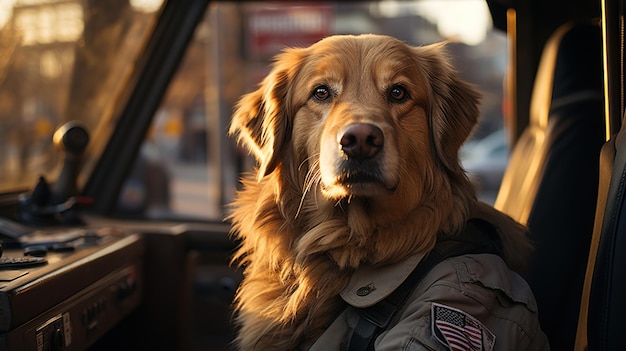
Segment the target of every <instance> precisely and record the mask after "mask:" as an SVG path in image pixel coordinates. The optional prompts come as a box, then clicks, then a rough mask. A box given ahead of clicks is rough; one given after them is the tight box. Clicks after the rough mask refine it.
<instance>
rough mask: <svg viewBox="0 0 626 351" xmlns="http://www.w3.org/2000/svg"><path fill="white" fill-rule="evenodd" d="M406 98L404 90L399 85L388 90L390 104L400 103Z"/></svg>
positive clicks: (406, 94)
mask: <svg viewBox="0 0 626 351" xmlns="http://www.w3.org/2000/svg"><path fill="white" fill-rule="evenodd" d="M408 97H409V95H408V93H407V91H406V88H405V87H403V86H401V85H394V86H392V87H391V88H390V89H389V100H391V101H392V102H402V101H404V100H406V99H407V98H408Z"/></svg>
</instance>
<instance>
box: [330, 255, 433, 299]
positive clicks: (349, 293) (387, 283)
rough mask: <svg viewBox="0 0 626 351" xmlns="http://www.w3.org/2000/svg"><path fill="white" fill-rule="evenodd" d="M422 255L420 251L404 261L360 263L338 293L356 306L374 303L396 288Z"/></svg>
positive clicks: (420, 259)
mask: <svg viewBox="0 0 626 351" xmlns="http://www.w3.org/2000/svg"><path fill="white" fill-rule="evenodd" d="M424 256H426V253H420V254H416V255H413V256H410V257H409V258H407V259H405V260H404V261H400V262H398V263H394V264H390V265H384V266H373V265H370V264H363V265H361V266H360V267H359V268H358V269H357V270H356V271H355V272H354V274H353V275H352V278H350V282H349V283H348V285H347V286H346V288H345V289H343V291H342V292H341V293H340V295H341V298H342V299H343V300H344V301H345V302H347V303H348V304H350V305H352V306H354V307H358V308H363V307H369V306H372V305H375V304H376V303H378V302H379V301H381V300H382V299H384V298H386V297H387V296H389V294H391V293H392V292H393V291H394V290H395V289H397V288H398V286H400V284H402V282H403V281H404V280H405V279H406V278H407V277H408V276H409V274H411V272H413V270H414V269H415V268H416V267H417V265H418V264H419V263H420V261H422V259H423V258H424Z"/></svg>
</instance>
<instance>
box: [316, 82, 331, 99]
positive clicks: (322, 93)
mask: <svg viewBox="0 0 626 351" xmlns="http://www.w3.org/2000/svg"><path fill="white" fill-rule="evenodd" d="M313 97H314V98H315V99H316V100H318V101H325V100H328V98H330V89H328V87H327V86H325V85H320V86H318V87H315V89H313Z"/></svg>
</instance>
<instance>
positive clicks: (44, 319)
mask: <svg viewBox="0 0 626 351" xmlns="http://www.w3.org/2000/svg"><path fill="white" fill-rule="evenodd" d="M461 1H463V0H461ZM442 3H443V5H441V4H442ZM446 3H447V4H446ZM451 3H452V2H451V1H450V2H449V3H448V1H446V2H438V1H436V0H415V1H406V2H405V1H393V0H379V1H370V2H340V1H338V2H332V1H328V2H325V1H324V2H317V3H313V2H306V1H298V2H289V1H268V2H261V1H241V2H231V1H209V0H179V1H166V0H153V1H147V0H144V1H140V0H107V1H84V0H76V1H72V0H45V1H44V0H32V1H17V0H13V1H7V2H5V3H2V2H0V234H1V236H0V237H1V239H2V257H0V258H1V259H3V260H0V350H111V349H118V350H135V349H168V350H228V349H229V347H230V346H229V345H230V342H231V341H232V340H233V338H234V334H235V330H234V328H233V325H232V318H233V315H232V314H233V310H232V306H231V304H232V300H233V296H234V294H235V291H236V289H237V286H238V284H239V282H240V281H241V279H242V277H241V272H239V271H238V270H237V269H235V268H234V267H233V266H232V265H231V262H230V260H231V255H232V252H233V250H234V249H235V248H236V246H237V242H235V240H234V239H233V238H232V237H231V236H230V234H229V233H230V226H229V223H228V222H227V221H226V220H224V218H225V214H226V213H227V212H228V204H229V202H230V201H231V200H232V198H233V196H234V193H235V191H236V189H237V187H238V186H239V183H238V182H239V176H240V174H241V173H242V172H246V171H247V170H249V169H250V168H251V167H253V164H252V161H251V159H250V157H249V156H248V155H245V154H244V153H243V152H242V151H241V149H239V148H238V147H237V145H235V143H234V141H233V140H231V139H230V138H229V136H228V135H227V130H228V123H229V118H230V114H231V113H232V108H233V106H234V104H235V103H236V101H237V98H238V97H239V96H240V95H241V94H243V93H245V92H246V91H249V90H251V89H252V88H253V87H254V86H255V84H257V83H258V82H259V81H260V79H261V78H262V77H263V76H264V74H266V73H267V72H268V65H269V64H270V62H271V59H272V56H273V55H275V54H276V53H278V52H279V51H280V50H281V49H282V48H283V47H285V46H298V45H307V44H310V43H312V42H315V41H317V40H319V39H321V38H322V37H324V36H327V35H332V34H337V33H346V34H357V33H364V32H379V33H390V34H392V35H395V36H397V37H399V38H401V39H402V40H406V41H408V42H414V43H416V44H427V43H430V42H435V41H442V40H447V41H448V42H449V43H448V45H449V48H450V51H451V53H452V54H453V55H452V56H453V57H454V60H455V64H456V65H457V66H458V67H459V68H460V71H461V74H462V75H465V77H466V78H468V79H469V80H472V79H474V80H475V83H476V84H477V85H479V87H481V88H484V89H485V92H486V93H485V96H484V97H483V105H484V108H483V110H482V112H483V114H484V115H485V117H484V120H485V121H486V123H485V124H484V125H481V126H479V127H478V128H477V130H476V131H475V134H474V136H473V138H474V139H473V140H470V141H468V145H474V143H475V142H480V140H481V139H484V138H486V137H487V136H488V135H491V134H492V133H494V132H500V133H501V134H502V135H503V139H502V140H501V142H500V143H499V144H497V145H499V146H502V145H503V144H505V145H506V147H507V148H508V150H509V152H508V156H507V164H506V165H505V168H502V169H499V170H494V169H485V170H484V172H485V174H487V172H494V171H495V172H497V173H499V174H501V179H498V181H497V182H496V183H494V184H487V183H486V182H483V183H482V184H481V183H480V179H483V180H484V179H487V177H486V176H485V177H482V178H481V177H480V176H481V174H476V179H477V186H478V188H479V190H484V191H485V192H484V193H482V194H479V197H480V198H481V199H483V200H484V201H486V202H490V203H491V204H493V205H494V207H496V208H497V209H499V210H501V211H503V212H504V213H507V214H508V215H510V216H511V217H513V218H514V219H516V220H517V221H519V222H520V223H522V224H524V225H526V226H527V227H528V229H529V233H530V236H531V239H532V241H533V244H534V246H535V251H534V254H533V256H532V260H531V262H530V265H529V270H528V272H527V273H526V276H525V278H526V279H527V281H528V282H529V284H530V286H531V288H532V289H533V292H534V294H535V297H536V299H537V304H538V310H539V318H540V322H541V325H542V328H543V330H544V332H545V333H546V335H547V336H548V339H549V341H550V346H551V349H552V350H576V351H584V350H590V351H595V350H619V349H620V348H621V345H622V343H623V342H622V338H621V331H622V329H623V328H624V326H625V325H626V319H624V318H622V317H623V316H624V314H626V302H624V301H623V299H622V298H621V297H622V296H625V294H626V282H625V281H624V279H623V276H622V274H624V269H626V252H625V251H626V244H625V242H626V240H624V235H626V213H625V211H626V207H625V206H624V202H625V201H626V200H625V195H626V194H625V192H626V186H625V184H626V183H625V182H624V179H625V177H626V144H625V143H626V134H625V133H626V130H625V127H624V124H623V123H622V122H623V116H624V112H625V111H624V108H625V103H624V69H625V68H626V67H625V65H624V45H623V43H624V6H625V4H626V1H623V0H614V1H613V0H554V1H542V0H526V1H524V0H476V1H469V0H465V2H464V3H455V5H450V4H451ZM467 3H476V6H482V7H481V8H482V9H484V13H485V14H486V15H485V18H486V20H485V21H486V22H485V23H488V28H489V29H488V30H489V31H488V34H485V35H486V38H487V39H484V38H483V39H482V40H484V42H483V43H482V44H477V43H469V41H467V42H466V41H464V40H466V39H464V38H461V34H459V33H458V32H457V33H456V34H449V35H448V36H445V35H443V34H442V33H443V30H444V28H443V26H444V23H445V22H444V20H443V19H450V18H452V19H453V21H456V22H461V20H460V18H464V19H466V20H467V19H468V18H469V21H468V23H469V25H470V27H476V26H477V23H478V22H479V21H481V18H482V17H478V16H474V17H472V16H467V15H463V13H461V15H460V16H461V17H455V16H456V15H458V11H457V14H455V11H453V10H454V7H455V6H456V7H458V8H459V9H461V10H462V9H463V8H462V6H461V4H463V6H465V5H466V4H467ZM439 5H441V9H442V11H439V12H435V10H434V9H435V8H437V7H438V6H439ZM446 6H447V7H446ZM2 13H7V15H6V16H2ZM436 13H438V14H440V16H441V17H437V16H436V15H435V14H436ZM5 17H6V18H5ZM437 18H440V20H441V22H437V21H438V19H437ZM28 28H30V29H31V30H30V31H29V30H27V29H28ZM467 40H469V39H467ZM479 56H480V58H481V59H482V61H480V62H478V59H477V57H479ZM478 67H480V69H479V68H478ZM490 116H492V117H493V116H495V118H492V117H490ZM502 132H503V133H502ZM172 159H173V160H176V162H173V161H171V160H172ZM487 161H488V160H487ZM487 164H489V165H490V166H489V167H494V163H487ZM477 172H480V170H477ZM489 174H490V175H491V174H492V173H489ZM471 176H472V174H470V177H471ZM483 196H484V197H483Z"/></svg>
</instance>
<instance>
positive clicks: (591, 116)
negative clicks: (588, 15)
mask: <svg viewBox="0 0 626 351" xmlns="http://www.w3.org/2000/svg"><path fill="white" fill-rule="evenodd" d="M602 63H603V62H602V34H601V28H600V27H599V26H598V25H596V24H592V23H577V24H566V25H563V26H562V27H560V28H559V29H558V30H557V31H556V32H555V33H554V35H553V36H552V37H551V38H550V40H549V41H548V43H547V44H546V47H545V49H544V52H543V55H542V57H541V62H540V65H539V70H538V73H537V77H536V79H535V86H534V89H533V96H532V101H531V110H530V111H531V116H529V117H530V122H529V126H528V128H527V129H526V130H524V131H523V133H522V134H521V136H520V139H519V140H518V142H517V143H516V145H515V147H514V149H513V150H512V153H511V158H510V163H509V165H508V167H507V170H506V172H505V174H504V177H503V180H502V185H501V188H500V191H499V193H498V197H497V198H496V202H495V207H496V208H498V209H499V210H501V211H503V212H505V213H507V214H509V215H510V216H512V217H513V218H515V219H516V220H518V221H519V222H521V223H523V224H526V225H527V226H528V228H529V231H530V235H531V238H532V240H533V241H534V244H535V252H534V254H533V257H532V261H531V263H530V267H529V271H528V273H527V276H526V278H527V280H528V282H529V284H530V286H531V288H532V289H533V292H534V294H535V297H536V299H537V304H538V308H539V319H540V322H541V325H542V328H543V330H544V332H545V333H546V335H547V336H548V339H549V340H550V344H551V347H552V350H567V351H570V350H572V349H573V347H574V341H575V336H576V328H577V320H578V314H579V307H580V298H581V291H582V287H583V282H584V277H585V269H586V264H587V256H588V253H589V245H590V241H591V235H592V232H593V223H594V214H595V206H596V198H597V191H598V190H597V189H598V167H599V166H598V164H599V154H600V149H601V147H602V145H603V143H604V141H605V127H604V125H605V124H604V113H603V112H604V106H603V82H602Z"/></svg>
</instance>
